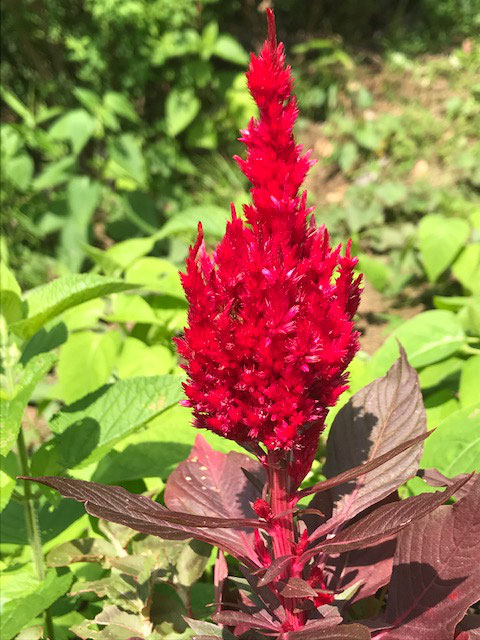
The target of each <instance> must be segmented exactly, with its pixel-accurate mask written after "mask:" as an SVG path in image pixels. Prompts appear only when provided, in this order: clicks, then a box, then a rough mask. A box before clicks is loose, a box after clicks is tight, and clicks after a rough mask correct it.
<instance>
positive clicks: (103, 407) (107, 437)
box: [50, 375, 183, 468]
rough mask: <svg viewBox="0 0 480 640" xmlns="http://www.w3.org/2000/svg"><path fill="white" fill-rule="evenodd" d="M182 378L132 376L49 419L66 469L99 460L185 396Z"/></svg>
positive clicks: (60, 457)
mask: <svg viewBox="0 0 480 640" xmlns="http://www.w3.org/2000/svg"><path fill="white" fill-rule="evenodd" d="M180 381H181V378H179V377H177V376H172V375H165V376H152V377H148V378H147V377H139V378H129V379H127V380H120V381H118V382H115V383H114V384H111V385H106V386H105V387H103V388H101V389H98V390H97V391H96V392H95V393H92V394H89V395H87V396H85V397H84V398H82V399H81V400H78V401H77V402H76V403H74V404H73V405H70V406H68V407H65V408H64V409H63V410H62V411H61V412H60V413H59V414H57V415H56V416H55V418H54V419H53V420H52V421H51V422H50V427H51V429H52V431H53V432H54V433H56V434H57V437H56V438H55V448H56V450H57V452H58V454H59V459H60V463H61V464H62V465H63V466H64V467H65V468H70V467H73V466H77V465H79V464H80V463H81V464H82V466H85V465H87V464H89V463H90V462H92V461H94V460H99V459H100V458H101V457H103V456H104V455H105V453H107V452H108V451H109V450H110V449H111V447H113V445H114V444H115V443H116V442H118V441H119V440H121V439H122V438H124V437H125V436H126V435H128V434H129V433H131V432H132V431H134V430H135V429H137V428H138V427H140V426H141V425H142V424H144V423H145V422H148V421H149V420H151V419H152V418H153V417H155V416H156V415H158V414H159V413H162V412H163V411H165V410H166V409H168V408H169V407H171V406H172V405H174V404H176V403H177V402H178V401H179V400H180V399H181V398H182V395H183V394H182V387H181V385H180Z"/></svg>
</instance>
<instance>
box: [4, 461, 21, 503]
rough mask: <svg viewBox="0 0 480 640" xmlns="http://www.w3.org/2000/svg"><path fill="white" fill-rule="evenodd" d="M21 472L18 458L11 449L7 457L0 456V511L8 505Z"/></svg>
mask: <svg viewBox="0 0 480 640" xmlns="http://www.w3.org/2000/svg"><path fill="white" fill-rule="evenodd" d="M18 474H19V471H18V465H17V458H16V456H15V454H14V453H13V451H10V452H9V454H8V455H7V457H6V458H3V457H2V458H0V512H1V511H3V510H4V509H5V507H6V506H7V504H8V502H9V500H10V496H11V495H12V491H13V489H14V488H15V485H16V483H17V475H18Z"/></svg>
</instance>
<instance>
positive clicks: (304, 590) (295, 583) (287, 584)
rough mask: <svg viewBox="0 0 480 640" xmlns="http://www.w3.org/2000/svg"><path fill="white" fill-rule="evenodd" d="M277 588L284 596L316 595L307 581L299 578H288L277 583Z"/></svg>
mask: <svg viewBox="0 0 480 640" xmlns="http://www.w3.org/2000/svg"><path fill="white" fill-rule="evenodd" d="M277 590H278V593H280V595H282V596H283V597H284V598H312V597H315V596H316V595H317V592H316V591H315V589H313V588H312V587H311V586H310V585H309V584H308V582H305V580H302V579H301V578H289V579H288V580H285V581H282V582H280V583H278V584H277Z"/></svg>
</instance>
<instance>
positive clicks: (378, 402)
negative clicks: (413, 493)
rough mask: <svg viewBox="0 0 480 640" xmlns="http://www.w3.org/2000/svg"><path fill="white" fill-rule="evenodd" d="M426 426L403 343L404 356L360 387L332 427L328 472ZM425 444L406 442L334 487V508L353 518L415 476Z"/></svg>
mask: <svg viewBox="0 0 480 640" xmlns="http://www.w3.org/2000/svg"><path fill="white" fill-rule="evenodd" d="M425 432H426V417H425V408H424V405H423V398H422V394H421V392H420V385H419V382H418V375H417V372H416V371H415V369H413V368H412V367H411V366H410V365H409V363H408V360H407V356H406V354H405V351H404V350H403V348H402V347H400V358H399V359H398V360H397V361H396V362H395V364H394V365H393V366H392V367H391V369H390V370H389V371H388V373H387V375H386V376H385V377H383V378H380V379H378V380H375V381H374V382H372V383H371V384H369V385H367V386H366V387H364V388H363V389H361V391H359V392H358V393H356V394H355V395H354V396H353V397H352V398H351V399H350V401H349V402H348V403H347V404H346V405H345V406H344V407H342V409H340V411H339V412H338V414H337V416H336V417H335V420H334V422H333V424H332V428H331V429H330V433H329V436H328V442H327V461H326V463H325V466H324V470H323V472H324V474H325V475H326V476H327V478H332V477H333V476H336V475H338V474H340V473H343V472H344V471H347V470H349V469H352V468H353V467H356V466H358V465H360V464H362V463H369V462H371V461H373V460H375V458H378V457H379V456H381V455H383V454H385V453H389V452H390V451H391V450H392V449H393V448H394V447H397V446H399V445H402V444H403V443H405V441H407V440H409V439H412V438H415V437H417V436H422V435H424V434H425ZM422 450H423V445H422V444H421V443H420V444H417V445H414V446H410V447H408V448H407V449H406V450H405V451H403V453H400V454H398V455H396V456H395V457H394V458H392V459H390V460H389V461H388V462H385V463H384V464H382V465H381V466H380V467H378V468H377V469H375V470H373V471H370V472H368V473H366V474H364V475H360V476H358V477H357V480H356V482H355V483H347V484H342V485H340V486H337V487H336V488H334V489H332V495H333V497H334V502H335V510H334V513H335V512H336V513H339V512H340V513H342V516H343V519H344V520H347V519H351V518H353V517H354V516H355V515H356V514H357V513H360V512H361V511H363V510H364V509H366V508H367V507H368V506H370V505H372V504H375V503H376V502H378V501H379V500H381V499H382V498H384V497H385V496H387V495H389V494H390V493H391V492H392V491H394V490H395V489H397V488H398V487H399V486H400V485H401V484H403V483H404V482H405V481H406V480H408V479H409V478H412V477H413V476H414V475H415V473H416V471H417V469H418V463H419V461H420V458H421V456H422Z"/></svg>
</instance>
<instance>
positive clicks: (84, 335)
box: [55, 331, 122, 404]
mask: <svg viewBox="0 0 480 640" xmlns="http://www.w3.org/2000/svg"><path fill="white" fill-rule="evenodd" d="M121 341H122V339H121V336H120V334H119V333H118V332H117V331H107V332H105V333H96V332H94V331H81V332H79V333H73V334H72V335H71V336H70V337H69V339H68V340H67V342H66V343H65V344H64V345H63V346H62V347H61V348H60V357H59V360H58V366H57V375H58V384H57V385H56V386H55V392H56V394H57V397H58V398H60V399H61V400H63V401H64V402H66V403H67V404H70V403H72V402H75V401H76V400H78V399H79V398H82V397H83V396H85V395H86V394H87V393H91V392H92V391H95V389H98V388H99V387H101V386H102V385H104V384H105V383H106V382H108V381H109V379H110V376H111V375H112V370H113V364H114V362H115V360H116V358H117V354H118V351H119V349H120V344H121Z"/></svg>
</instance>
